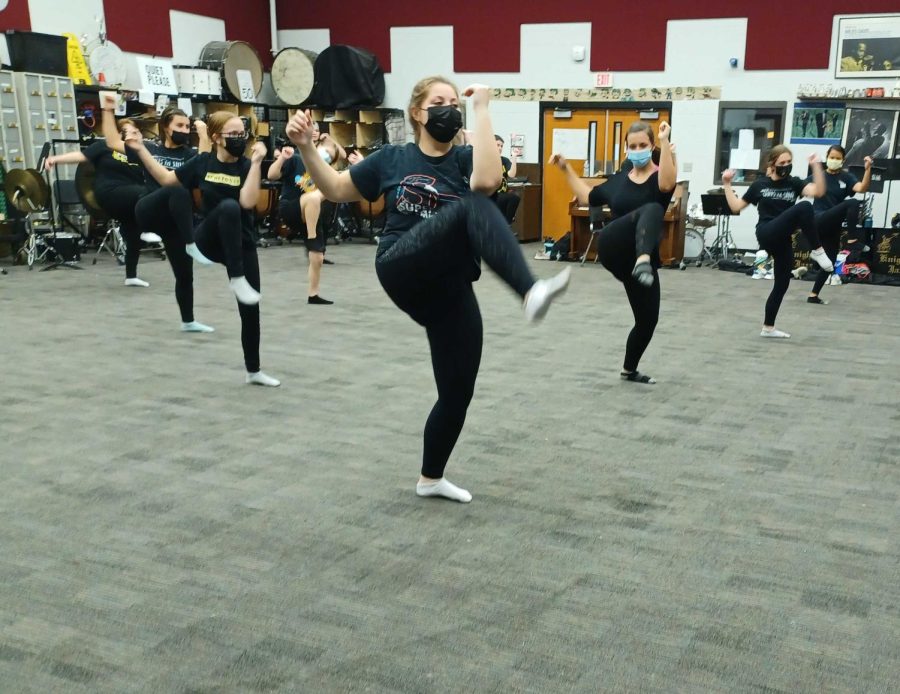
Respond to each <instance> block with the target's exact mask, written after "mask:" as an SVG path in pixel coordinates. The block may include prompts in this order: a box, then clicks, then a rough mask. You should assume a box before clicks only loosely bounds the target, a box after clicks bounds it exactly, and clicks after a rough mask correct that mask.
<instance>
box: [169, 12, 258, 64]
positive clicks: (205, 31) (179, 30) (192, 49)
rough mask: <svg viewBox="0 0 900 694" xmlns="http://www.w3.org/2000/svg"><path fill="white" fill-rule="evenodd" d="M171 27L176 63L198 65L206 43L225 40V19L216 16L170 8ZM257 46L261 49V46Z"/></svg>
mask: <svg viewBox="0 0 900 694" xmlns="http://www.w3.org/2000/svg"><path fill="white" fill-rule="evenodd" d="M169 27H170V30H171V32H172V62H173V63H174V64H175V65H191V66H193V65H196V64H197V63H198V61H199V60H200V51H202V50H203V47H204V46H205V45H206V44H208V43H209V42H210V41H224V40H225V20H224V19H217V18H216V17H206V16H204V15H201V14H193V13H192V12H179V11H178V10H169ZM255 48H256V49H257V50H260V48H261V47H260V46H255Z"/></svg>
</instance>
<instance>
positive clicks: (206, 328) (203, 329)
mask: <svg viewBox="0 0 900 694" xmlns="http://www.w3.org/2000/svg"><path fill="white" fill-rule="evenodd" d="M181 331H182V332H185V333H212V332H215V331H216V329H215V328H213V327H212V326H210V325H203V323H198V322H197V321H195V320H192V321H191V322H190V323H182V324H181Z"/></svg>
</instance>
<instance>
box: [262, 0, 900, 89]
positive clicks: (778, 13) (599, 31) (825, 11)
mask: <svg viewBox="0 0 900 694" xmlns="http://www.w3.org/2000/svg"><path fill="white" fill-rule="evenodd" d="M898 9H900V5H898V0H857V2H856V3H854V4H852V7H851V6H850V5H848V4H847V2H846V1H844V2H839V1H838V0H817V2H815V3H806V2H786V1H784V0H782V1H781V2H776V1H774V0H744V2H741V3H723V2H722V1H721V0H692V1H691V2H679V3H674V2H662V1H661V0H640V1H639V2H633V1H632V2H623V1H622V0H615V1H613V2H600V1H598V0H566V2H558V3H554V2H549V3H545V2H528V3H523V2H521V0H492V1H491V2H479V3H460V4H455V3H448V2H428V1H426V0H392V1H391V2H384V3H382V2H372V1H371V0H343V1H342V2H341V4H340V12H339V13H336V12H335V10H334V6H333V5H332V4H330V3H327V2H315V3H312V2H309V3H307V2H296V0H278V4H277V11H278V28H279V29H322V28H329V29H330V30H331V41H332V43H344V44H350V45H353V46H359V47H361V48H366V49H368V50H370V51H372V52H373V53H375V55H377V56H378V59H379V60H380V61H381V64H382V67H384V69H385V70H387V71H389V70H390V63H391V51H390V27H392V26H396V27H404V26H405V27H408V26H438V25H453V26H454V28H455V31H454V33H453V36H454V39H453V44H454V45H453V48H454V70H455V71H456V72H519V25H520V24H539V23H542V22H591V23H592V32H591V46H592V52H591V69H592V70H595V71H600V70H618V71H657V70H663V69H664V68H665V56H666V21H667V20H669V19H703V18H726V17H747V18H748V27H747V54H746V57H745V68H746V69H748V70H797V69H825V68H827V67H828V58H829V52H830V50H831V23H832V18H833V16H834V15H836V14H846V13H848V12H849V11H852V12H853V13H855V14H864V13H867V12H873V13H878V12H896V11H898ZM339 17H340V20H339V19H338V18H339ZM697 40H698V41H701V42H702V41H703V37H702V36H698V37H697Z"/></svg>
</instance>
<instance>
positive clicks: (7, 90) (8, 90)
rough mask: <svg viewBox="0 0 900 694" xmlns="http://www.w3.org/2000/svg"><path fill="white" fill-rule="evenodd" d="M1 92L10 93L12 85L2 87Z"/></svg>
mask: <svg viewBox="0 0 900 694" xmlns="http://www.w3.org/2000/svg"><path fill="white" fill-rule="evenodd" d="M3 93H4V94H12V93H13V88H12V87H3Z"/></svg>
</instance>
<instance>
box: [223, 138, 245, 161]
mask: <svg viewBox="0 0 900 694" xmlns="http://www.w3.org/2000/svg"><path fill="white" fill-rule="evenodd" d="M245 149H247V138H246V137H226V138H225V151H226V152H228V153H229V154H230V155H231V156H233V157H239V156H241V155H242V154H243V153H244V150H245Z"/></svg>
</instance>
